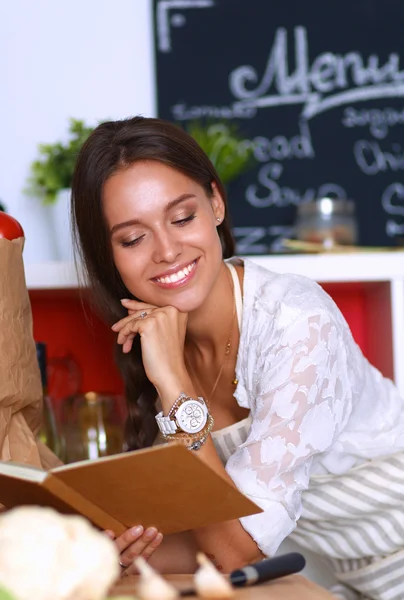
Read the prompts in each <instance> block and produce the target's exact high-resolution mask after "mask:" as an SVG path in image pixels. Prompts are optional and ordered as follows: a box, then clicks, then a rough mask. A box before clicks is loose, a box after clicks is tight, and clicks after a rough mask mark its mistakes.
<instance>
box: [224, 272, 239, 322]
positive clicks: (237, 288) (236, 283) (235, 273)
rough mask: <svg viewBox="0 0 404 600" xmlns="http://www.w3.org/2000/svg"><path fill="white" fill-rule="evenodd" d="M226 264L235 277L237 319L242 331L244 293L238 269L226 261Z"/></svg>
mask: <svg viewBox="0 0 404 600" xmlns="http://www.w3.org/2000/svg"><path fill="white" fill-rule="evenodd" d="M225 264H226V266H227V267H228V268H229V270H230V274H231V276H232V278H233V285H234V297H235V299H236V312H237V321H238V329H239V331H240V332H241V320H242V317H243V295H242V293H241V287H240V281H239V279H238V275H237V271H236V269H235V268H234V266H233V265H232V264H231V263H229V262H227V261H225Z"/></svg>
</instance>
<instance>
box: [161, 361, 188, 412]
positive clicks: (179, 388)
mask: <svg viewBox="0 0 404 600" xmlns="http://www.w3.org/2000/svg"><path fill="white" fill-rule="evenodd" d="M155 387H156V390H157V393H158V395H159V398H160V401H161V406H162V409H163V413H164V414H165V415H167V414H168V413H169V412H170V409H171V407H172V406H173V404H174V402H175V401H176V400H177V398H178V396H179V395H180V394H181V393H185V394H187V395H188V396H191V397H193V398H196V391H195V388H194V386H193V383H192V381H191V378H190V377H189V375H188V373H187V371H186V369H185V367H184V370H183V371H182V372H180V373H171V374H170V375H167V376H166V377H165V378H164V379H163V380H162V382H161V383H160V384H158V385H156V386H155Z"/></svg>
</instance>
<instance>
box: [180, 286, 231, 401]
mask: <svg viewBox="0 0 404 600" xmlns="http://www.w3.org/2000/svg"><path fill="white" fill-rule="evenodd" d="M232 295H233V312H232V316H231V322H230V330H229V335H228V339H227V344H226V348H225V351H224V359H223V362H222V366H221V367H220V369H219V373H218V374H217V377H216V379H215V383H214V384H213V388H212V391H211V392H210V394H209V397H207V396H206V394H205V393H204V394H203V395H204V397H205V401H206V403H207V404H209V402H210V401H211V399H212V398H213V394H214V393H215V391H216V388H217V386H218V385H219V381H220V378H221V376H222V373H223V369H224V368H225V366H226V364H227V361H228V359H229V354H230V350H231V338H232V331H233V324H234V317H235V316H236V296H235V291H234V284H233V285H232ZM187 363H188V367H189V369H190V371H191V373H192V375H193V377H194V378H195V381H196V383H197V384H198V387H199V388H200V389H201V391H202V392H204V389H203V386H202V385H201V382H200V381H199V378H198V376H197V375H196V373H195V371H194V369H193V368H192V365H191V363H190V362H189V361H187ZM232 383H233V385H237V383H238V381H237V378H236V377H234V379H233V381H232Z"/></svg>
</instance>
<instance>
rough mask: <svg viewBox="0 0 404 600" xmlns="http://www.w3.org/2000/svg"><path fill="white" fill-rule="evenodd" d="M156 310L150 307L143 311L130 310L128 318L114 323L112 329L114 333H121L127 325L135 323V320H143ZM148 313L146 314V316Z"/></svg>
mask: <svg viewBox="0 0 404 600" xmlns="http://www.w3.org/2000/svg"><path fill="white" fill-rule="evenodd" d="M155 310H156V308H155V307H152V306H149V307H148V308H142V310H130V311H128V312H129V314H128V316H127V317H124V318H123V319H120V320H119V321H117V322H116V323H114V324H113V325H112V327H111V329H112V330H113V331H121V330H122V329H123V327H125V325H127V324H128V323H130V322H131V321H133V319H142V318H144V317H145V316H146V315H150V314H151V313H152V312H153V311H155ZM145 313H146V314H145Z"/></svg>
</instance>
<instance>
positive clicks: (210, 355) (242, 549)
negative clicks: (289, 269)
mask: <svg viewBox="0 0 404 600" xmlns="http://www.w3.org/2000/svg"><path fill="white" fill-rule="evenodd" d="M72 214H73V225H74V227H75V230H76V239H77V242H78V247H79V250H80V253H81V258H82V261H83V264H84V266H85V268H86V272H87V275H88V279H89V283H90V285H91V287H92V290H93V296H94V300H95V302H96V303H97V306H98V308H99V310H100V311H101V312H102V314H103V315H104V318H105V320H106V322H107V323H108V324H109V325H110V326H111V327H112V329H113V330H114V331H115V332H116V334H117V343H118V349H119V351H118V354H117V360H118V364H119V367H120V369H121V372H122V376H123V379H124V382H125V386H126V394H127V400H128V406H129V413H130V418H129V421H128V426H127V439H128V444H129V448H131V449H134V448H141V447H144V446H149V445H151V444H153V443H155V441H156V439H157V437H158V432H159V429H160V437H161V436H162V438H163V440H164V438H165V441H167V442H171V441H173V440H176V441H180V442H181V443H183V444H185V445H186V446H187V447H188V448H190V451H193V452H197V453H198V456H199V457H200V458H201V459H202V460H204V461H206V462H207V463H209V465H210V466H211V467H212V468H213V469H215V470H216V471H217V472H218V473H220V474H221V475H223V476H224V477H226V478H227V479H228V480H230V481H232V482H234V484H235V485H236V486H237V487H238V488H239V489H240V490H241V491H242V492H243V493H244V494H246V495H247V496H249V497H250V498H251V499H252V500H254V502H256V503H257V504H258V505H260V506H261V507H262V508H263V509H264V512H263V513H261V514H258V515H253V516H250V517H245V518H242V519H240V520H235V521H229V522H226V523H221V524H219V525H213V526H210V527H205V528H202V529H200V530H197V531H193V532H190V533H189V534H188V535H182V536H168V537H167V538H166V539H164V541H163V542H162V536H161V534H160V533H159V532H157V531H156V530H154V529H153V528H146V530H145V529H144V527H145V526H146V527H147V525H148V524H147V523H145V524H134V525H135V527H134V528H133V529H132V530H130V531H128V532H127V533H125V534H124V535H123V536H121V537H120V538H118V539H117V540H116V543H117V545H118V548H119V550H120V552H121V565H122V567H123V569H125V568H126V567H129V571H128V572H130V563H131V559H132V557H133V556H134V555H137V554H143V556H145V557H146V558H149V557H150V556H151V555H152V554H153V556H152V559H151V560H152V562H153V564H155V565H156V566H158V568H159V569H161V570H162V571H166V572H168V571H170V570H177V572H178V571H179V572H187V571H189V572H191V571H192V570H193V569H194V568H195V551H196V548H200V549H202V550H203V551H204V552H205V553H207V554H209V555H211V557H212V559H213V560H214V561H215V562H216V564H217V565H218V566H220V567H221V568H222V569H223V570H224V571H226V572H228V571H231V570H232V569H235V568H237V567H239V566H241V565H245V564H246V563H249V562H252V561H255V560H258V559H260V558H262V557H264V556H271V555H273V554H274V553H275V552H276V550H277V548H278V546H279V545H280V543H281V542H282V541H283V540H284V539H285V538H286V537H287V536H289V535H290V534H291V533H292V532H293V535H294V536H295V538H296V540H298V541H299V543H300V544H301V545H303V547H307V548H310V549H312V550H313V549H314V550H315V551H318V552H319V553H321V554H326V555H328V556H329V557H330V558H331V560H332V562H333V566H334V569H335V571H336V573H337V576H338V578H339V579H340V580H341V581H342V582H343V583H344V585H348V586H349V588H350V589H351V588H353V589H356V590H359V591H360V593H364V594H369V597H372V598H373V597H377V598H379V597H380V598H383V597H384V596H382V595H380V596H373V595H372V594H373V593H376V592H373V591H372V585H373V584H375V585H376V587H377V585H378V584H377V582H378V581H379V580H380V577H381V578H382V575H383V572H384V571H383V570H384V569H385V568H386V565H387V566H388V568H389V569H390V571H391V569H393V570H394V568H393V566H392V564H393V563H394V561H395V562H396V563H397V564H399V562H400V560H399V559H400V557H401V560H402V561H404V553H403V554H401V549H402V548H403V547H404V519H403V516H402V511H401V505H399V504H398V503H399V499H400V502H401V496H400V495H401V493H402V492H404V477H403V475H404V472H403V469H402V468H401V464H402V463H403V464H404V461H403V459H402V458H401V456H402V454H400V452H401V451H402V449H403V447H404V411H403V408H404V402H403V400H402V399H401V398H400V396H399V394H398V392H397V390H396V388H395V387H394V385H393V384H392V383H391V382H390V381H389V380H386V379H384V378H383V377H382V375H381V374H380V373H379V372H378V371H377V370H376V369H374V368H373V367H372V366H371V365H370V364H369V363H368V362H367V360H366V359H365V358H364V356H363V355H362V353H361V351H360V350H359V348H358V346H357V345H356V344H355V342H354V340H353V338H352V336H351V333H350V331H349V328H348V326H347V324H346V322H345V320H344V319H343V317H342V315H341V313H340V312H339V310H338V308H337V307H336V306H335V304H334V303H333V301H332V300H331V299H330V298H329V296H327V294H326V293H325V292H324V291H323V290H322V289H321V288H320V286H318V285H317V284H316V283H314V282H313V281H311V280H310V279H307V278H304V277H300V276H296V275H279V274H276V273H272V272H270V271H267V270H265V269H262V268H260V267H258V266H256V265H255V264H254V263H253V262H251V261H249V260H244V261H243V260H240V259H237V258H231V257H232V256H233V254H234V243H233V239H232V236H231V230H230V226H229V221H228V211H227V205H226V194H225V190H224V188H223V185H222V184H221V182H220V180H219V178H218V175H217V173H216V171H215V169H214V167H213V166H212V164H211V163H210V161H209V159H208V158H207V157H206V155H205V154H204V153H203V152H202V150H201V149H200V148H199V146H198V145H197V144H196V142H195V141H194V140H193V139H192V138H191V137H189V136H188V135H187V134H186V133H185V132H184V131H182V130H181V129H180V128H178V127H176V126H174V125H172V124H169V123H166V122H164V121H161V120H157V119H146V118H141V117H137V118H133V119H128V120H123V121H117V122H109V123H104V124H102V125H100V126H98V127H97V128H96V129H95V131H94V132H93V133H92V135H91V136H90V138H89V139H88V141H87V142H86V143H85V144H84V147H83V148H82V151H81V153H80V155H79V158H78V162H77V166H76V171H75V176H74V181H73V193H72ZM181 407H183V408H182V409H181ZM186 407H188V409H190V410H191V413H192V415H193V416H194V418H193V419H190V418H188V417H187V411H186V410H185V408H186ZM389 486H390V488H391V489H392V491H391V492H390V491H389V492H386V488H388V487H389ZM128 501H130V499H128ZM110 535H111V536H113V532H110ZM386 556H388V558H385V557H386ZM369 557H371V558H369ZM391 557H393V558H392V559H391ZM386 560H387V561H389V560H393V563H391V564H390V563H386V562H385V561H386ZM375 565H376V566H375ZM378 565H379V566H378ZM366 569H367V570H368V571H366ZM377 569H379V570H380V577H379V575H378V574H377ZM368 572H369V573H370V574H369V573H368ZM375 573H376V575H375ZM369 577H370V579H369ZM369 581H370V582H371V583H370V584H368V582H369ZM363 582H365V583H363ZM375 582H376V583H375ZM363 586H364V587H363ZM373 587H374V586H373ZM358 593H359V592H358ZM377 593H379V592H377ZM403 593H404V592H403ZM341 594H342V592H341ZM341 597H345V596H344V595H341ZM346 597H348V596H346ZM397 597H398V596H397ZM389 598H393V596H391V595H390V596H389Z"/></svg>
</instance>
